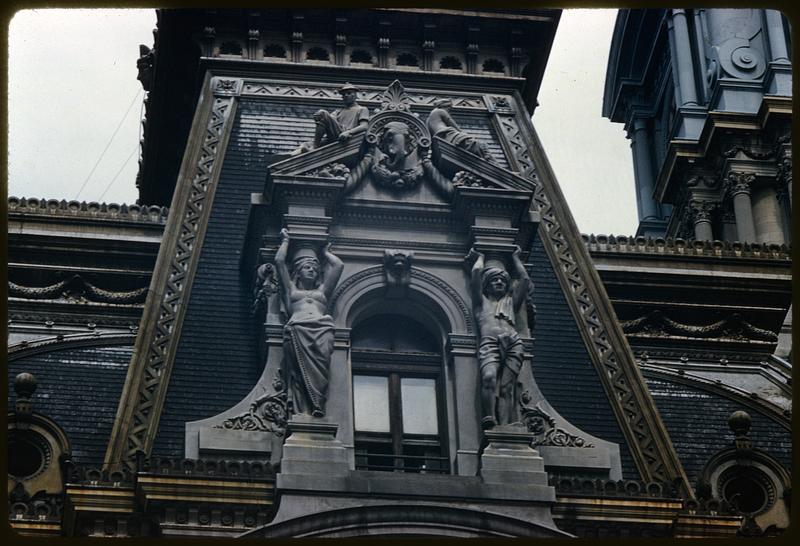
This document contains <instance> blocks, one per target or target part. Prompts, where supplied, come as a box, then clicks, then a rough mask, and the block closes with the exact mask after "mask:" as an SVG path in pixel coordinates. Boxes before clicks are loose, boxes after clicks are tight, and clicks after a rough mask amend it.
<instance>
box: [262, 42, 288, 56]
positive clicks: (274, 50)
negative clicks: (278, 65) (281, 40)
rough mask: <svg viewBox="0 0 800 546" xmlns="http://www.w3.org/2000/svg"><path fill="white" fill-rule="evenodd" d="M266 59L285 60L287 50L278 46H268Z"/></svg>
mask: <svg viewBox="0 0 800 546" xmlns="http://www.w3.org/2000/svg"><path fill="white" fill-rule="evenodd" d="M264 57H270V58H277V59H285V58H286V49H285V48H284V47H283V46H281V45H278V44H268V45H267V46H266V47H265V48H264Z"/></svg>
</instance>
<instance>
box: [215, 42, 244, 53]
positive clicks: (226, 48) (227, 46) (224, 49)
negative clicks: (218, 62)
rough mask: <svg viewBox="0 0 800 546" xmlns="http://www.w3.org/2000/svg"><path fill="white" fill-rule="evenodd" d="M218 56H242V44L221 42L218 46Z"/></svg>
mask: <svg viewBox="0 0 800 546" xmlns="http://www.w3.org/2000/svg"><path fill="white" fill-rule="evenodd" d="M219 54H220V55H241V54H242V44H240V43H239V42H234V41H232V40H231V41H227V42H222V44H221V45H220V46H219Z"/></svg>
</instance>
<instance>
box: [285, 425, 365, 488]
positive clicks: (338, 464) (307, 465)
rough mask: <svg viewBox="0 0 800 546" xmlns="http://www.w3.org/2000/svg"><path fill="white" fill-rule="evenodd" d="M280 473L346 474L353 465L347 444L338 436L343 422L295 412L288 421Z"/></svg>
mask: <svg viewBox="0 0 800 546" xmlns="http://www.w3.org/2000/svg"><path fill="white" fill-rule="evenodd" d="M286 428H287V431H288V437H287V438H286V442H285V443H284V444H283V458H282V459H281V471H280V474H282V475H288V474H301V475H309V474H324V475H327V476H331V475H344V474H347V472H349V470H350V464H349V459H348V454H347V449H345V447H344V444H342V442H340V441H339V440H337V439H336V431H337V430H338V428H339V425H337V424H336V423H328V422H324V421H322V420H320V419H316V418H314V417H310V416H308V415H293V416H292V417H291V418H290V419H289V422H288V423H287V426H286Z"/></svg>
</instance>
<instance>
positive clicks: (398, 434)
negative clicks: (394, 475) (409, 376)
mask: <svg viewBox="0 0 800 546" xmlns="http://www.w3.org/2000/svg"><path fill="white" fill-rule="evenodd" d="M389 430H390V431H391V434H392V451H393V452H394V454H395V455H396V456H401V455H402V454H403V408H402V406H401V401H400V376H399V375H398V374H396V373H391V374H389ZM394 466H395V469H396V470H401V471H402V469H403V459H402V457H396V458H395V460H394Z"/></svg>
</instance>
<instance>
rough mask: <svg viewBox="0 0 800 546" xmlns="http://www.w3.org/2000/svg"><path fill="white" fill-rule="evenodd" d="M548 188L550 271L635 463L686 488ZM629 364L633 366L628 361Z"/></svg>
mask: <svg viewBox="0 0 800 546" xmlns="http://www.w3.org/2000/svg"><path fill="white" fill-rule="evenodd" d="M497 118H498V124H499V126H500V128H501V134H502V135H503V136H504V137H505V139H506V141H507V143H508V147H509V149H510V151H511V152H512V157H513V161H514V163H515V164H516V165H517V168H518V169H519V171H520V172H521V174H522V175H523V176H525V177H527V178H530V179H533V180H536V179H538V177H537V174H536V169H535V165H534V161H533V158H532V157H531V154H530V152H529V150H528V146H527V144H526V139H525V138H524V135H523V133H522V130H521V128H520V127H519V125H518V124H517V121H516V119H515V118H514V117H513V116H500V115H497ZM549 193H550V189H549V187H548V185H546V184H536V185H535V189H534V198H533V199H534V203H535V205H536V207H537V208H538V210H539V213H540V215H541V223H540V226H539V232H540V236H541V238H542V242H543V243H544V247H545V249H546V250H547V252H548V254H549V255H550V259H551V262H552V263H553V265H554V271H555V272H556V275H557V276H558V277H561V279H560V280H561V281H562V282H563V285H564V286H565V288H566V290H565V291H564V293H565V295H566V296H567V297H568V298H571V299H572V307H573V309H574V310H576V311H577V313H578V314H579V315H578V316H576V318H577V319H579V320H580V321H581V322H583V326H584V331H585V332H586V333H587V334H588V336H589V339H590V340H591V345H590V346H589V347H588V348H589V349H590V351H591V352H593V353H594V354H595V356H596V358H593V359H592V361H593V362H594V363H595V364H596V365H597V366H598V371H599V372H600V375H601V380H602V382H603V386H604V388H605V389H606V391H607V392H608V394H609V395H610V399H611V401H612V404H613V405H615V406H616V408H615V410H616V413H617V418H618V421H619V424H620V426H621V427H622V429H623V431H624V432H625V433H626V434H625V435H626V437H627V438H628V440H629V443H630V444H631V448H632V449H631V450H632V452H633V454H634V459H635V460H636V463H637V467H638V469H639V471H640V472H641V474H642V477H643V478H644V479H645V480H658V481H664V482H671V481H673V480H675V479H680V480H681V481H682V482H683V483H684V486H685V488H686V489H687V490H690V489H689V487H688V482H686V477H685V474H684V473H683V471H682V468H681V466H680V462H679V461H678V459H677V455H676V454H674V452H671V451H670V450H669V439H668V436H667V433H666V431H665V430H659V428H661V427H659V424H660V423H658V422H657V421H656V422H653V420H654V419H657V418H658V417H657V414H655V415H654V414H653V410H652V409H650V408H648V407H645V404H646V401H645V400H643V399H642V398H643V397H644V396H647V391H646V390H645V391H644V392H641V390H640V391H639V392H637V391H635V390H634V389H633V388H632V385H642V383H643V381H642V380H641V379H640V378H638V377H636V374H635V372H633V371H631V370H630V369H629V367H630V366H624V365H621V363H620V360H621V359H624V358H625V355H624V354H623V355H618V354H616V351H615V350H614V347H613V346H612V344H611V342H610V341H609V332H607V331H606V326H605V324H604V319H603V318H601V316H600V313H599V312H598V309H597V305H596V304H595V302H594V297H593V295H592V294H591V292H590V290H589V287H588V285H587V281H586V279H585V275H586V273H584V271H582V269H581V266H580V263H579V261H578V260H577V259H576V257H575V255H574V254H573V251H572V249H571V245H570V242H569V240H568V239H567V237H566V235H565V229H568V228H565V226H563V225H562V222H561V219H560V218H559V217H558V213H557V212H556V210H555V206H554V205H553V200H552V199H551V197H550V195H549ZM606 320H607V319H606ZM629 364H630V365H632V366H635V364H634V363H632V362H631V363H629ZM654 428H655V430H654ZM656 437H657V438H658V439H659V440H660V441H658V440H656ZM659 444H661V445H659Z"/></svg>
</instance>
